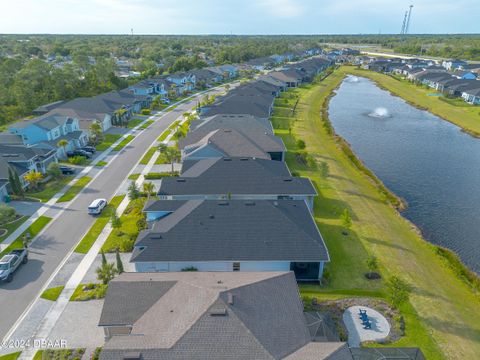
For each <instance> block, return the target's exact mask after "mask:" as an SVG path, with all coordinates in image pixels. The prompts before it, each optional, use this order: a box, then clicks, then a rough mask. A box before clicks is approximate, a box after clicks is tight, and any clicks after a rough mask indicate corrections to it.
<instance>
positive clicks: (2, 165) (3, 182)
mask: <svg viewBox="0 0 480 360" xmlns="http://www.w3.org/2000/svg"><path fill="white" fill-rule="evenodd" d="M10 171H14V172H15V173H16V174H17V175H18V177H19V179H20V183H21V184H22V187H23V188H24V189H25V188H27V187H28V182H27V181H26V180H25V179H24V176H25V175H27V174H28V173H29V172H30V171H31V169H30V168H28V167H27V166H24V165H21V164H19V163H15V162H12V163H9V162H8V161H7V160H6V159H4V158H3V157H0V202H3V201H5V198H6V197H7V195H8V194H9V174H10Z"/></svg>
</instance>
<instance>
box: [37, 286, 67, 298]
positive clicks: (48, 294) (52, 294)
mask: <svg viewBox="0 0 480 360" xmlns="http://www.w3.org/2000/svg"><path fill="white" fill-rule="evenodd" d="M64 288H65V286H63V285H62V286H56V287H53V288H49V289H47V290H45V291H44V292H43V293H42V295H40V297H41V298H42V299H45V300H50V301H57V299H58V297H59V296H60V294H61V292H62V291H63V289H64Z"/></svg>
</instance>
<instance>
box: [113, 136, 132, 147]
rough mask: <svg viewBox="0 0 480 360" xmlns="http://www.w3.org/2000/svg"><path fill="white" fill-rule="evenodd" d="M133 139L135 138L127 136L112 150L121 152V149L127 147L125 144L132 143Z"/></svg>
mask: <svg viewBox="0 0 480 360" xmlns="http://www.w3.org/2000/svg"><path fill="white" fill-rule="evenodd" d="M134 138H135V136H133V135H128V136H126V137H125V138H124V139H123V140H122V141H121V142H120V144H118V145H117V146H115V147H114V148H113V150H115V151H120V150H122V149H123V148H124V147H125V146H127V144H128V143H129V142H130V141H132V140H133V139H134Z"/></svg>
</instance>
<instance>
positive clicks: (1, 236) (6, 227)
mask: <svg viewBox="0 0 480 360" xmlns="http://www.w3.org/2000/svg"><path fill="white" fill-rule="evenodd" d="M27 219H28V216H20V217H19V218H18V219H16V220H14V221H11V222H9V223H6V224H3V225H0V243H1V242H2V241H3V240H5V239H6V238H7V237H8V236H9V235H10V234H11V233H13V232H14V231H15V230H17V229H18V228H19V227H20V226H21V225H22V224H23V223H24V222H25V221H27ZM2 230H3V231H2Z"/></svg>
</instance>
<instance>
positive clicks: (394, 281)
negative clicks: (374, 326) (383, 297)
mask: <svg viewBox="0 0 480 360" xmlns="http://www.w3.org/2000/svg"><path fill="white" fill-rule="evenodd" d="M386 286H387V290H388V293H387V297H388V299H389V300H390V302H391V304H392V305H393V306H394V307H396V308H398V306H400V305H401V304H403V303H405V302H407V301H408V299H409V297H410V291H411V287H410V285H409V284H408V283H407V282H405V281H404V280H402V279H400V278H399V277H398V276H392V277H390V279H388V281H387V283H386Z"/></svg>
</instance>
